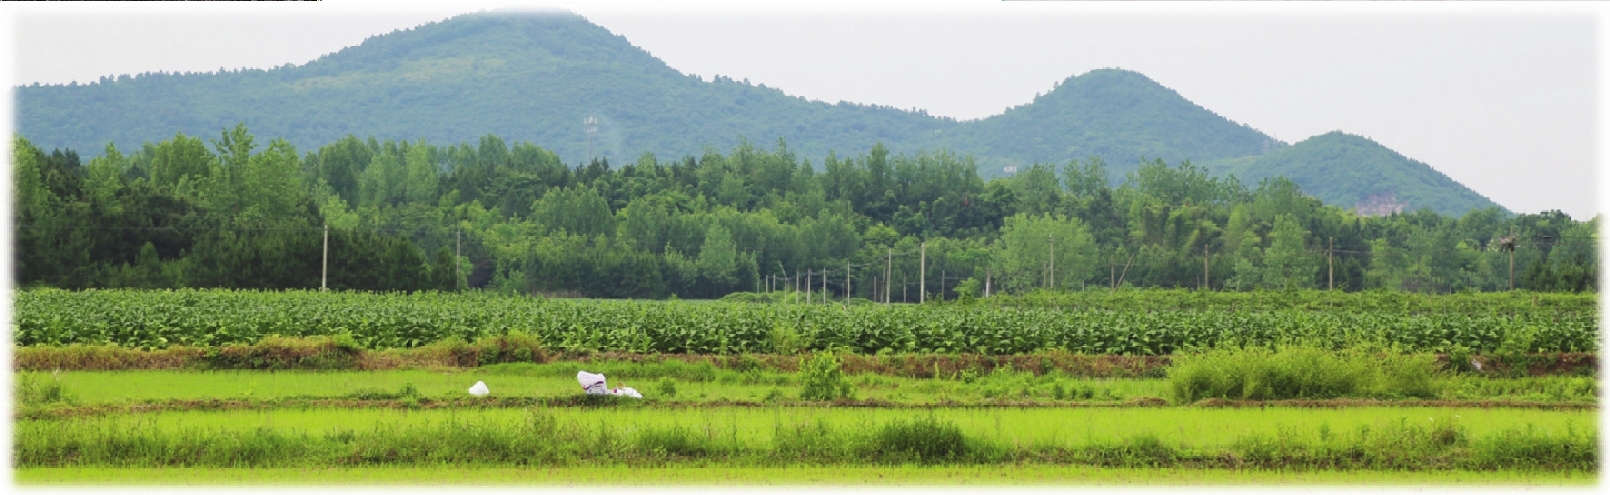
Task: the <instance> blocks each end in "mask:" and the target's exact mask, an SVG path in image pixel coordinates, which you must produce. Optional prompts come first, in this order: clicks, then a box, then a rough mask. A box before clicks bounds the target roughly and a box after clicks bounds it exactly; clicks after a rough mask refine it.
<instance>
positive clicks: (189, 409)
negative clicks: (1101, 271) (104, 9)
mask: <svg viewBox="0 0 1610 495" xmlns="http://www.w3.org/2000/svg"><path fill="white" fill-rule="evenodd" d="M1191 294H1194V293H1184V292H1175V291H1136V292H1124V291H1121V292H1118V293H1116V294H1113V295H1102V296H1096V295H1083V294H1070V295H1058V296H1041V297H1037V298H1035V297H1030V298H1019V299H1015V300H1013V299H1007V298H1000V299H995V300H990V301H988V302H974V303H969V304H945V305H921V306H919V305H894V306H882V305H870V304H861V305H855V304H852V305H849V306H848V307H845V306H841V305H811V306H806V305H791V304H776V303H740V302H700V303H680V302H633V301H586V300H578V301H563V300H541V299H524V298H512V297H502V296H491V295H445V294H409V295H405V294H387V295H364V294H341V293H336V294H319V293H310V292H294V291H293V292H282V293H276V292H247V291H196V290H183V291H150V292H141V291H84V292H66V291H51V290H46V291H32V290H29V291H21V292H18V293H17V295H16V299H15V301H16V303H15V305H14V308H15V309H14V312H15V315H16V318H17V323H16V326H15V327H14V330H13V332H14V334H13V337H14V341H15V342H16V345H17V347H16V348H14V349H13V354H14V362H13V370H14V379H13V381H14V383H15V384H16V389H15V390H14V392H13V393H14V401H13V403H14V404H15V405H16V406H15V407H14V410H15V417H14V419H13V428H12V435H13V438H12V452H13V459H12V465H13V469H14V478H15V479H16V480H17V482H18V483H20V484H24V485H57V484H110V485H146V484H159V485H161V484H291V485H295V484H410V483H418V482H428V483H446V484H477V483H479V484H536V485H541V484H602V485H610V484H622V483H628V481H625V480H622V479H620V478H618V477H613V478H612V473H616V474H618V473H619V472H620V470H621V469H630V470H632V472H633V473H634V476H633V478H632V481H630V482H629V483H641V484H834V485H846V484H848V485H861V484H873V485H876V484H983V485H1001V484H1055V485H1063V484H1101V485H1159V484H1161V485H1178V484H1187V485H1213V484H1249V483H1250V484H1277V485H1336V484H1343V485H1351V484H1391V485H1455V486H1457V485H1493V484H1497V485H1527V486H1538V485H1566V486H1571V485H1591V484H1593V483H1595V482H1596V479H1597V476H1598V465H1599V451H1598V449H1599V433H1598V414H1599V413H1598V409H1599V407H1598V400H1599V396H1600V390H1599V384H1598V382H1597V375H1598V372H1597V364H1596V351H1597V348H1598V347H1597V346H1598V344H1597V343H1598V341H1599V333H1598V329H1597V325H1598V315H1597V313H1596V312H1595V311H1594V310H1593V306H1592V304H1594V301H1593V300H1592V299H1591V298H1587V297H1580V296H1544V297H1536V298H1533V297H1529V296H1525V295H1503V296H1502V297H1498V296H1493V295H1476V294H1461V295H1451V296H1405V295H1401V294H1337V295H1327V294H1322V293H1319V294H1316V293H1312V292H1308V293H1303V292H1298V293H1282V294H1270V295H1262V296H1264V297H1257V296H1259V295H1257V294H1230V295H1212V296H1198V295H1191ZM1125 307H1129V308H1132V309H1131V310H1126V309H1124V308H1125ZM580 370H587V371H591V372H598V373H604V374H605V375H606V376H607V377H608V379H609V385H610V386H612V387H621V386H628V387H633V388H635V389H636V390H638V391H639V392H641V393H642V394H643V396H644V398H642V399H633V398H624V397H612V396H587V395H585V394H583V393H582V391H581V389H580V387H579V386H578V383H577V381H576V378H575V377H576V372H577V371H580ZM476 382H483V383H485V384H486V385H487V386H488V388H489V389H490V393H489V394H487V395H486V396H483V397H474V396H472V395H471V394H469V393H468V392H467V389H468V388H469V387H470V385H471V384H474V383H476Z"/></svg>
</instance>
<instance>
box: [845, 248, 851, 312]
mask: <svg viewBox="0 0 1610 495" xmlns="http://www.w3.org/2000/svg"><path fill="white" fill-rule="evenodd" d="M844 309H850V260H844Z"/></svg>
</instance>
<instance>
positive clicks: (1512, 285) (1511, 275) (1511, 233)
mask: <svg viewBox="0 0 1610 495" xmlns="http://www.w3.org/2000/svg"><path fill="white" fill-rule="evenodd" d="M1509 290H1512V291H1513V290H1515V226H1513V225H1511V226H1510V227H1509Z"/></svg>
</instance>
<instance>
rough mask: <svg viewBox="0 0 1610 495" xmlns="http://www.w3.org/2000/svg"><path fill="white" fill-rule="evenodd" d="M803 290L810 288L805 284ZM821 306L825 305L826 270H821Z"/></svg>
mask: <svg viewBox="0 0 1610 495" xmlns="http://www.w3.org/2000/svg"><path fill="white" fill-rule="evenodd" d="M805 290H811V286H810V285H808V284H807V285H806V286H805ZM822 304H827V269H826V268H823V269H822Z"/></svg>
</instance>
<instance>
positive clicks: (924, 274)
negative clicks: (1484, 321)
mask: <svg viewBox="0 0 1610 495" xmlns="http://www.w3.org/2000/svg"><path fill="white" fill-rule="evenodd" d="M919 249H921V250H922V260H921V261H919V262H918V263H917V304H922V303H925V302H928V243H927V242H923V243H922V245H921V247H919ZM1510 272H1511V273H1513V272H1514V270H1510ZM1509 278H1510V279H1514V278H1515V277H1514V276H1513V275H1511V276H1510V277H1509ZM1510 285H1515V284H1514V283H1513V282H1512V283H1510Z"/></svg>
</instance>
